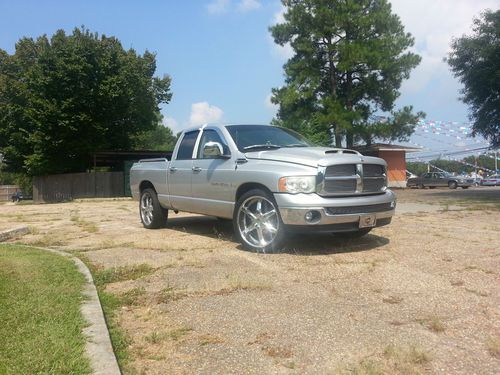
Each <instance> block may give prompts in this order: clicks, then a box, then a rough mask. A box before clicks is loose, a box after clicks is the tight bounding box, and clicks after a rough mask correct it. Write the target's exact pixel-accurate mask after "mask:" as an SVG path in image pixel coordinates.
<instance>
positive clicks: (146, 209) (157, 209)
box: [139, 189, 168, 229]
mask: <svg viewBox="0 0 500 375" xmlns="http://www.w3.org/2000/svg"><path fill="white" fill-rule="evenodd" d="M139 213H140V216H141V221H142V225H143V226H144V228H147V229H158V228H161V227H164V226H165V224H167V216H168V210H166V209H165V208H163V207H162V206H161V205H160V202H159V201H158V196H157V195H156V192H155V191H154V190H153V189H144V190H143V191H142V192H141V199H140V201H139Z"/></svg>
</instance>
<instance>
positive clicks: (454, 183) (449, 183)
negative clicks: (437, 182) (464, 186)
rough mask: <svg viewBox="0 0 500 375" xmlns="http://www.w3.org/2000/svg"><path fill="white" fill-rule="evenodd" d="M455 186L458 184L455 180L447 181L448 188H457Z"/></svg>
mask: <svg viewBox="0 0 500 375" xmlns="http://www.w3.org/2000/svg"><path fill="white" fill-rule="evenodd" d="M457 186H458V184H457V182H456V181H450V182H448V187H449V188H450V189H456V188H457Z"/></svg>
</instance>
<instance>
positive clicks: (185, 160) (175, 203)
mask: <svg viewBox="0 0 500 375" xmlns="http://www.w3.org/2000/svg"><path fill="white" fill-rule="evenodd" d="M199 133H200V131H199V130H194V131H190V132H187V133H184V134H183V136H182V139H181V140H180V143H179V146H178V147H177V150H176V151H175V154H174V155H173V157H172V161H171V162H170V166H169V169H168V171H167V174H168V178H167V182H168V194H169V197H170V205H171V206H172V207H173V208H174V209H176V210H179V211H192V208H193V205H192V203H191V178H192V175H193V170H192V168H193V156H194V155H193V152H194V148H195V144H196V140H197V139H198V135H199Z"/></svg>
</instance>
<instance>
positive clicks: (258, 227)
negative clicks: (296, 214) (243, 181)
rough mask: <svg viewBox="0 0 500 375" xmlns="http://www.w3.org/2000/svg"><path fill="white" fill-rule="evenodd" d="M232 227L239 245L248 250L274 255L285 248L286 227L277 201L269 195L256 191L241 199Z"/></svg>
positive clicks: (235, 211) (249, 192) (246, 194)
mask: <svg viewBox="0 0 500 375" xmlns="http://www.w3.org/2000/svg"><path fill="white" fill-rule="evenodd" d="M233 226H234V233H235V234H236V237H237V239H238V241H239V242H241V244H242V245H243V247H244V248H245V249H246V250H250V251H254V252H258V253H272V252H276V251H278V250H280V249H281V247H282V246H283V242H284V239H285V225H284V224H283V221H282V220H281V216H280V213H279V210H278V205H277V204H276V201H275V200H274V197H273V196H272V194H270V193H268V192H267V191H264V190H261V189H253V190H250V191H248V192H246V193H245V194H243V195H242V196H241V197H240V198H239V199H238V201H237V202H236V208H235V210H234V215H233ZM271 228H272V229H271Z"/></svg>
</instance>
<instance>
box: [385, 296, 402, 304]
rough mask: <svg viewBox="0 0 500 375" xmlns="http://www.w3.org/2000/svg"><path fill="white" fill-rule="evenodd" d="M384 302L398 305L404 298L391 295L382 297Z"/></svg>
mask: <svg viewBox="0 0 500 375" xmlns="http://www.w3.org/2000/svg"><path fill="white" fill-rule="evenodd" d="M382 302H385V303H389V304H391V305H397V304H400V303H401V302H403V298H401V297H397V296H389V297H384V298H382Z"/></svg>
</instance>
